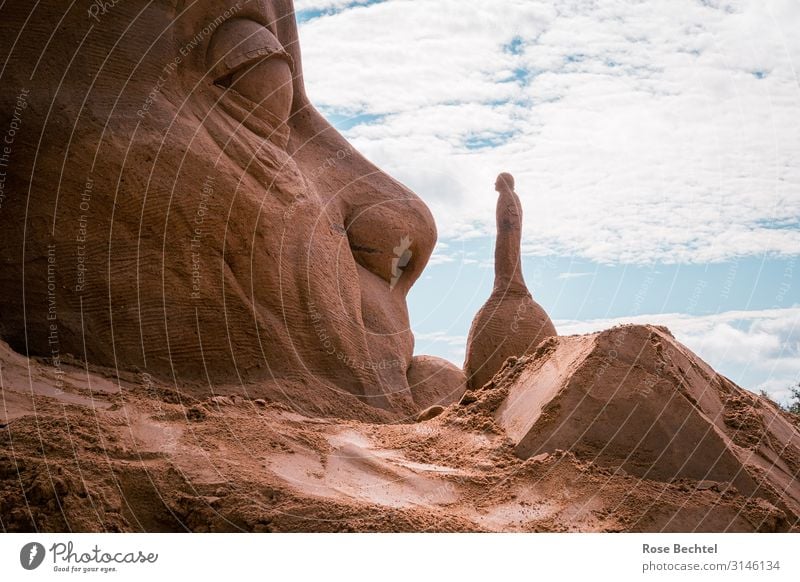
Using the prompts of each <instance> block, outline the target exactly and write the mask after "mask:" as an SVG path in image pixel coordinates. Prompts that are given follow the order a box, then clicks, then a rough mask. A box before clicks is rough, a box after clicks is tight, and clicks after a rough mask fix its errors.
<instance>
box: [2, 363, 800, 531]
mask: <svg viewBox="0 0 800 582" xmlns="http://www.w3.org/2000/svg"><path fill="white" fill-rule="evenodd" d="M510 367H511V368H513V366H510ZM30 370H31V372H30V374H31V377H32V378H34V381H33V383H34V384H35V386H36V387H35V388H34V390H33V394H31V392H30V388H29V381H28V361H27V360H26V359H24V358H21V357H20V356H16V355H14V354H9V352H4V354H3V359H2V381H3V391H2V397H3V398H2V400H0V404H2V408H0V410H2V412H3V417H2V420H0V423H2V424H6V423H7V426H5V427H4V428H2V429H0V520H2V521H1V522H0V527H2V529H3V530H5V531H33V530H38V531H67V530H68V531H198V532H202V531H256V532H264V531H695V530H696V531H791V530H792V529H793V528H794V529H795V530H796V528H797V520H798V516H797V514H796V513H792V511H791V509H790V508H788V507H787V506H786V504H781V503H780V502H779V500H777V501H776V500H775V499H772V500H770V499H769V496H768V495H762V494H760V493H757V494H750V495H744V494H742V493H741V492H740V491H738V490H737V489H736V488H735V487H732V486H730V484H729V483H727V482H720V481H714V480H709V479H705V480H697V479H692V478H689V477H682V476H681V477H676V478H674V479H669V480H666V479H663V478H642V477H640V476H637V475H635V474H633V473H631V472H629V471H628V470H626V469H625V468H623V467H614V466H612V464H610V463H609V462H608V459H607V458H603V457H598V458H596V459H592V458H591V456H590V455H588V456H587V455H586V451H585V449H583V450H576V451H573V452H569V451H565V450H561V449H555V450H552V451H551V452H544V453H538V454H536V455H533V456H530V457H529V458H527V459H522V458H520V457H519V456H518V454H515V442H514V440H512V439H511V438H509V436H508V435H507V434H506V433H505V431H504V430H503V429H502V428H501V427H500V425H499V424H498V423H497V422H496V421H495V420H494V417H493V416H492V414H494V413H492V414H489V413H488V412H487V411H489V410H490V409H491V408H492V406H494V407H495V408H496V407H497V403H495V404H494V405H491V406H490V405H489V402H490V401H491V398H490V396H491V394H492V393H493V392H496V390H493V389H492V388H491V387H487V388H485V389H484V390H483V391H482V392H484V393H483V394H480V395H479V397H478V398H477V399H474V400H473V398H471V397H470V396H471V393H468V394H467V396H466V397H465V398H464V399H462V402H461V403H457V404H452V405H450V406H448V407H446V408H445V411H444V413H443V414H441V415H439V416H437V417H435V418H433V419H431V420H428V421H425V422H419V423H400V424H386V423H380V422H361V421H356V420H341V419H336V418H320V417H310V416H306V415H304V414H299V413H298V412H296V411H293V410H292V409H291V408H290V407H289V406H287V405H286V404H283V403H279V402H274V401H273V402H267V401H264V400H258V401H256V400H251V399H249V398H244V397H241V396H236V395H232V396H224V397H213V398H206V399H203V400H198V399H195V398H193V397H191V396H189V395H187V394H183V393H181V392H179V391H176V390H174V389H172V388H169V387H166V386H161V385H152V384H143V383H141V382H137V381H129V380H126V379H123V380H121V381H120V382H119V383H117V382H116V381H111V380H109V379H108V378H107V377H104V376H103V375H102V373H101V372H102V371H101V370H93V371H91V372H90V373H88V374H87V372H86V370H85V369H81V368H78V367H74V366H71V365H64V366H63V370H64V372H65V373H66V374H67V375H68V377H69V378H81V377H82V378H84V379H85V382H84V383H81V382H78V381H77V380H75V381H74V382H73V381H70V382H65V383H64V385H63V390H64V391H63V393H61V394H58V393H55V392H54V391H49V392H48V391H43V390H41V389H40V388H39V386H40V384H41V383H44V382H40V381H39V380H36V378H48V377H50V376H49V375H50V374H52V373H53V370H52V368H49V367H48V366H47V365H46V364H43V363H40V362H35V361H30ZM507 372H508V367H507V369H506V370H504V373H505V374H506V376H505V379H503V376H502V374H501V375H500V376H498V377H497V379H496V380H497V383H498V384H502V383H503V382H507V381H508V379H509V378H511V377H514V375H513V374H512V375H510V376H509V374H508V373H507ZM134 380H135V379H134ZM109 384H111V385H113V387H111V386H109ZM95 387H97V388H99V387H103V388H104V389H103V390H99V389H95ZM737 390H739V389H737ZM472 396H474V394H472ZM752 398H754V399H755V400H756V401H758V400H759V399H758V398H757V397H755V396H753V397H752ZM87 402H88V403H87ZM92 402H94V405H92ZM762 404H763V405H764V406H767V405H766V404H764V403H762ZM781 426H782V427H783V428H784V429H786V427H785V426H783V425H781ZM788 430H790V431H794V430H796V429H795V428H793V427H791V426H790V425H789V429H788ZM789 436H791V437H792V438H794V437H793V435H784V437H786V438H789ZM738 438H739V439H745V440H747V439H751V438H754V433H752V432H751V431H749V429H748V428H746V427H745V428H743V429H742V430H740V431H739V437H738ZM795 484H796V483H795Z"/></svg>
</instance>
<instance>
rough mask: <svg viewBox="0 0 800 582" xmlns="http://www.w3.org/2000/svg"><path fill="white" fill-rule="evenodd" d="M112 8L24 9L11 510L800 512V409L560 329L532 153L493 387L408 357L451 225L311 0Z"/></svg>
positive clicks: (789, 523)
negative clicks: (524, 248) (316, 77)
mask: <svg viewBox="0 0 800 582" xmlns="http://www.w3.org/2000/svg"><path fill="white" fill-rule="evenodd" d="M6 4H8V3H6ZM91 6H92V8H90V9H89V12H88V14H87V13H86V12H85V11H83V10H74V9H71V8H69V7H65V3H63V2H60V1H57V0H47V1H45V2H41V3H38V4H37V5H36V6H35V7H30V6H29V4H28V3H23V2H17V3H13V5H4V6H3V8H2V18H1V19H0V27H2V32H3V34H0V52H2V54H3V55H10V57H9V58H8V60H7V62H6V65H5V68H4V69H3V71H2V73H0V77H1V78H2V84H0V116H2V118H0V128H6V135H5V138H4V143H3V144H2V149H0V228H2V232H3V235H2V236H3V243H4V244H3V245H2V246H0V262H1V263H2V268H0V335H1V336H2V340H4V341H0V373H1V374H2V388H1V389H0V396H2V398H1V399H0V402H1V403H2V406H0V516H2V519H0V529H2V530H3V531H24V532H31V531H73V532H74V531H197V532H208V531H256V532H266V531H503V532H507V531H798V530H800V480H798V471H800V430H798V423H799V422H800V421H798V417H796V416H792V415H790V414H788V413H786V412H785V411H782V410H780V409H779V408H778V407H777V406H776V405H775V404H774V403H772V402H769V401H768V400H767V399H765V398H762V397H760V396H758V395H755V394H752V393H749V392H747V391H745V390H743V389H742V388H739V387H738V386H736V385H734V384H733V383H731V382H730V381H729V380H727V379H726V378H724V377H722V376H720V375H719V374H717V373H716V372H714V371H713V370H712V369H711V368H710V367H709V366H708V365H707V364H706V363H705V362H703V361H702V360H701V359H700V358H698V357H697V356H695V355H694V354H692V353H691V352H690V351H689V350H688V349H687V348H686V347H685V346H682V345H681V344H680V343H679V342H678V341H677V340H675V338H673V337H672V336H671V335H670V334H669V333H668V332H667V331H666V330H664V329H662V328H656V327H651V326H628V327H621V328H615V329H612V330H608V331H605V332H602V333H597V334H589V335H585V336H570V337H547V336H555V334H556V331H555V329H554V328H553V325H552V323H551V322H550V320H549V319H548V318H547V315H546V314H545V313H544V312H543V311H542V309H541V308H540V307H539V306H538V305H537V304H536V303H535V302H534V301H533V300H532V299H531V296H530V293H529V292H528V290H527V288H526V287H525V282H524V280H523V277H522V272H521V263H520V236H521V224H522V211H521V208H520V204H519V198H518V197H517V196H516V194H514V186H513V178H511V177H510V176H509V175H501V177H500V178H499V179H498V183H497V189H498V191H499V199H498V209H497V222H498V241H497V247H496V265H495V269H496V272H495V274H496V278H495V286H494V290H493V292H492V295H491V297H490V299H489V301H488V302H487V303H486V305H485V306H484V307H483V308H482V309H481V311H480V312H479V314H478V315H477V317H476V319H475V321H474V323H473V326H472V330H471V332H470V338H469V345H468V353H467V363H466V368H467V371H468V372H469V373H470V376H471V382H470V384H471V387H470V390H469V392H468V393H467V394H466V395H464V397H461V394H462V392H463V391H464V389H465V382H466V377H465V375H464V373H463V371H462V370H460V369H458V368H457V367H455V366H453V365H452V364H449V363H447V362H444V361H442V360H440V359H438V358H434V357H430V356H417V357H412V353H413V351H412V350H413V339H414V338H413V336H412V334H411V332H410V330H409V326H408V313H407V308H406V302H405V296H406V293H407V292H408V290H409V288H410V287H411V285H412V284H413V283H414V281H415V280H416V279H417V277H418V276H419V275H420V272H421V271H422V269H423V268H424V266H425V264H426V262H427V260H428V257H429V255H430V252H431V249H432V247H433V245H434V242H435V238H436V231H435V227H434V224H433V220H432V218H431V215H430V213H429V212H428V209H427V207H426V206H425V205H424V204H423V203H422V201H421V200H419V199H418V198H417V197H416V196H415V195H414V194H413V193H412V192H410V191H409V190H408V189H407V188H405V187H404V186H402V185H401V184H399V183H397V182H396V181H394V180H393V179H391V178H390V177H389V176H387V175H386V174H384V173H382V172H380V171H379V170H378V169H377V168H375V167H374V166H373V165H371V164H370V163H369V162H367V161H366V160H365V159H364V158H363V157H362V156H361V155H360V154H359V153H358V152H356V151H355V150H353V149H352V147H351V146H350V145H349V144H348V143H347V142H346V141H345V140H344V139H343V138H342V137H341V136H340V135H339V134H338V133H337V132H336V131H335V130H334V129H333V128H332V127H331V126H330V125H329V124H328V123H327V122H326V121H325V120H324V119H323V118H322V116H321V115H320V114H319V113H318V112H317V111H316V110H315V109H314V108H313V107H312V106H311V105H310V103H309V101H308V99H307V97H306V95H305V91H304V88H303V76H302V61H301V58H300V51H299V46H298V38H297V29H296V24H295V19H294V15H293V6H292V3H291V2H290V1H289V0H269V1H267V0H265V1H261V2H236V3H234V2H232V1H228V2H222V1H220V0H216V1H208V2H194V3H188V2H182V1H179V2H174V1H169V0H157V1H155V2H151V3H146V2H119V3H115V4H112V3H106V4H104V5H103V6H100V4H97V3H95V4H92V5H91ZM32 10H35V18H33V19H31V18H30V16H31V11H32ZM56 30H58V31H60V32H58V34H51V33H52V32H53V31H56ZM543 338H544V339H543ZM542 340H543V341H542ZM9 344H10V345H9ZM12 347H13V348H14V349H11V348H12ZM508 356H517V357H516V358H509V357H508ZM496 372H497V373H496ZM489 380H492V381H491V382H490V381H489ZM414 421H416V422H414Z"/></svg>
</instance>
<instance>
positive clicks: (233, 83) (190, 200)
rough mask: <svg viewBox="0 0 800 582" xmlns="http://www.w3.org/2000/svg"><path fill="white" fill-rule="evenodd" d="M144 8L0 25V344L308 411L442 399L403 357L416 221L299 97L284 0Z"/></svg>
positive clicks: (416, 251)
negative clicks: (3, 126)
mask: <svg viewBox="0 0 800 582" xmlns="http://www.w3.org/2000/svg"><path fill="white" fill-rule="evenodd" d="M144 4H145V3H139V2H123V3H118V4H116V5H114V6H113V8H108V10H103V11H101V12H102V13H101V12H97V13H92V14H90V15H88V16H87V13H86V12H85V11H82V10H70V11H67V12H66V15H65V16H64V14H65V11H64V6H63V3H61V2H56V1H51V2H45V3H43V4H42V5H40V6H39V7H38V8H37V17H36V18H37V22H38V23H39V24H38V25H37V26H35V27H31V26H28V27H25V26H24V22H25V21H26V18H27V17H28V13H29V11H30V8H29V6H28V5H26V4H24V3H18V4H16V5H14V6H7V7H5V8H4V10H3V20H4V27H8V29H9V30H14V31H19V37H18V38H17V40H16V45H15V46H14V49H13V50H14V54H15V58H13V59H11V60H10V61H9V62H8V63H7V66H6V68H5V70H4V73H3V87H4V90H3V91H2V111H3V113H4V115H5V114H10V113H11V112H13V111H14V106H15V103H16V102H17V100H18V97H19V92H20V91H23V90H24V91H25V92H24V93H23V94H22V95H23V97H22V98H23V100H24V103H25V106H26V109H25V110H24V112H23V113H22V130H20V131H19V132H18V135H17V138H16V141H15V143H14V144H13V151H12V152H11V154H10V156H11V164H10V166H9V171H8V176H7V178H6V181H5V184H4V187H5V190H4V192H5V193H6V194H7V196H6V197H5V198H4V200H3V206H2V212H0V228H1V229H2V231H3V238H4V244H3V246H2V249H0V262H2V264H3V268H2V269H1V270H0V313H2V323H1V324H0V325H2V328H1V329H0V331H1V332H2V338H3V339H5V340H6V341H8V342H9V344H10V345H11V346H13V347H14V348H15V349H16V350H17V351H19V352H21V353H24V354H31V355H36V356H42V357H46V358H52V359H53V360H54V361H58V358H63V357H65V356H67V355H71V356H73V357H74V358H76V359H78V360H85V361H87V362H89V363H90V364H94V365H100V366H105V367H109V368H114V369H122V370H135V371H139V372H141V373H147V374H150V375H152V376H154V377H159V378H163V379H165V380H168V381H172V382H178V383H186V384H187V385H192V383H194V385H195V390H196V391H199V392H208V391H212V390H213V391H214V392H225V391H226V390H245V391H246V392H247V393H248V394H251V395H265V396H271V397H273V398H281V399H283V400H285V401H287V402H291V403H293V404H294V405H296V406H299V407H301V408H303V409H307V410H309V411H315V412H317V413H319V412H325V413H337V412H338V413H339V414H342V415H353V414H358V411H359V410H363V406H362V405H364V404H365V405H368V406H370V407H371V409H377V410H384V411H388V412H390V413H391V414H392V415H401V416H404V415H412V414H415V413H416V412H418V411H419V410H421V409H422V408H425V407H426V406H429V405H432V404H435V403H437V401H438V399H439V396H441V395H447V394H451V393H453V392H454V391H455V392H457V391H458V390H459V380H458V375H459V372H458V369H457V368H456V367H455V366H453V365H451V364H449V363H447V362H445V361H443V360H439V359H434V358H425V359H424V360H423V361H421V362H420V363H419V364H418V365H416V366H415V365H414V359H413V357H412V353H413V345H414V338H413V335H412V333H411V331H410V328H409V320H408V312H407V307H406V294H407V292H408V290H409V288H410V287H411V285H412V284H413V283H414V282H415V281H416V279H417V278H418V277H419V274H420V272H421V271H422V269H423V268H424V267H425V265H426V263H427V261H428V257H429V256H430V253H431V249H432V248H433V245H434V243H435V241H436V228H435V225H434V222H433V219H432V217H431V214H430V212H429V211H428V208H427V207H426V206H425V204H424V203H423V202H422V201H421V200H420V199H419V198H418V197H417V196H416V195H415V194H414V193H413V192H411V191H409V190H408V189H407V188H406V187H404V186H403V185H402V184H400V183H398V182H397V181H395V180H393V179H392V178H391V177H389V176H388V175H386V174H384V173H383V172H381V171H380V170H378V169H377V168H376V167H375V166H373V165H372V164H371V163H370V162H368V161H367V160H366V159H364V158H363V157H362V156H361V154H359V153H358V152H357V151H355V150H354V149H353V148H352V146H350V144H348V143H347V141H345V139H344V138H343V137H342V136H341V135H340V134H339V133H338V132H337V131H336V130H335V129H334V128H333V127H332V126H331V125H329V124H328V123H327V121H326V120H325V119H324V118H323V117H322V116H321V115H320V114H319V113H318V112H317V111H316V110H315V109H314V107H313V106H312V105H311V104H310V103H309V100H308V98H307V96H306V93H305V88H304V85H303V73H302V60H301V55H300V47H299V43H298V36H297V27H296V22H295V18H294V8H293V4H292V2H291V0H270V1H265V2H236V1H233V0H215V1H210V2H197V3H185V2H177V3H176V2H172V1H168V0H158V1H156V2H152V3H147V6H146V7H145V6H144ZM62 16H64V20H63V22H61V23H60V24H59V22H60V19H61V18H62ZM57 26H60V27H61V29H62V30H68V31H70V33H69V34H59V35H55V36H53V37H51V31H52V30H54V29H55V28H56V27H57ZM90 27H93V29H92V31H91V32H90V31H89V29H90ZM86 34H88V36H87V37H86V41H85V42H83V44H82V43H81V39H83V37H84V35H86ZM15 37H17V32H14V34H13V35H12V34H8V35H4V39H3V41H2V42H3V50H4V51H5V53H8V52H9V51H11V45H10V43H11V42H12V41H13V39H14V38H15ZM17 88H18V90H17ZM23 130H24V131H23ZM409 370H411V372H412V376H413V377H414V380H413V382H412V384H413V386H410V385H409V381H408V379H407V373H408V372H409ZM453 378H455V381H454V380H453ZM460 384H463V379H462V380H461V381H460ZM237 386H238V388H237ZM242 387H244V388H242ZM414 391H417V392H419V393H420V394H422V393H425V394H428V395H431V398H433V400H432V401H427V400H425V398H423V397H421V396H419V395H418V396H417V397H416V398H415V396H414V393H413V392H414ZM354 397H356V398H354ZM456 397H457V396H456Z"/></svg>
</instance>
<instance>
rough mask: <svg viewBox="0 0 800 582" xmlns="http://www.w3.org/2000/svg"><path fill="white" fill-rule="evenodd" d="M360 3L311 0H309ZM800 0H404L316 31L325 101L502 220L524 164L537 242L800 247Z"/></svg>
mask: <svg viewBox="0 0 800 582" xmlns="http://www.w3.org/2000/svg"><path fill="white" fill-rule="evenodd" d="M352 4H353V2H344V1H339V0H306V1H302V2H301V1H299V2H298V9H300V8H304V9H308V8H317V9H319V8H345V7H346V6H350V5H352ZM798 29H800V3H798V2H796V0H731V1H729V2H704V3H702V2H693V1H689V0H678V1H675V2H648V3H642V2H637V3H632V2H628V1H625V0H616V1H614V0H609V1H607V2H602V3H597V2H571V3H555V4H554V3H549V2H536V1H530V0H495V2H492V3H487V2H484V1H483V0H480V1H479V0H429V1H426V2H421V1H419V0H386V1H384V2H381V3H378V4H371V5H369V6H359V7H357V8H352V9H343V10H341V11H339V12H337V13H336V14H332V15H330V16H322V17H319V18H315V19H313V20H311V21H309V22H308V23H305V24H304V25H303V26H302V27H301V40H302V42H303V50H304V53H303V54H304V69H305V73H306V77H307V78H306V82H307V85H308V87H309V93H310V95H311V98H312V100H313V101H314V102H315V103H316V104H317V105H320V106H322V107H323V110H327V111H335V112H338V113H345V114H350V115H355V114H369V115H372V116H376V115H377V116H379V117H378V118H371V119H373V121H371V122H369V123H365V124H361V125H356V126H354V127H353V128H351V129H350V130H349V131H347V132H346V133H347V135H348V137H349V138H350V139H351V140H352V141H353V142H354V143H355V145H356V146H357V147H358V148H359V149H361V150H362V151H363V152H364V153H365V154H367V155H368V157H370V158H372V159H373V160H374V161H375V162H377V163H378V164H379V165H380V166H381V167H383V168H384V169H386V170H387V171H389V172H390V173H392V174H393V175H395V176H396V177H398V178H399V179H401V180H402V181H404V182H405V183H407V184H408V185H409V186H410V187H412V188H413V189H415V190H416V191H417V192H418V193H419V194H420V195H421V196H422V197H423V199H424V200H425V201H426V202H427V203H428V204H429V205H430V206H431V209H432V211H433V213H434V215H435V217H436V220H437V223H438V226H439V231H440V234H441V236H442V237H444V238H469V237H474V236H481V235H486V234H490V233H491V232H492V229H493V222H494V199H495V194H494V192H493V188H492V185H493V182H494V175H495V174H496V173H498V172H499V171H504V170H509V171H512V172H513V173H514V174H515V176H516V178H517V184H518V188H517V189H518V191H519V194H520V196H521V197H522V199H523V205H524V208H525V217H526V222H525V225H526V230H525V241H526V249H527V252H529V253H532V254H539V255H541V254H556V253H559V254H566V255H574V256H581V257H584V258H588V259H592V260H595V261H599V262H648V261H667V262H683V261H696V262H708V261H718V260H724V259H726V258H731V257H734V256H741V255H752V254H761V253H776V254H784V255H793V254H797V252H798V249H799V248H800V225H798V221H797V217H798V216H800V166H798V164H797V160H798V159H800V137H799V136H800V88H799V87H798V75H797V72H796V71H797V67H798V64H799V63H800V58H799V57H800V35H797V34H796V31H797V30H798Z"/></svg>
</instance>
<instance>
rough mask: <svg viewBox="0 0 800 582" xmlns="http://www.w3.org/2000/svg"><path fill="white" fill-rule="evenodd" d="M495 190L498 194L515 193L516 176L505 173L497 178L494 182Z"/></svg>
mask: <svg viewBox="0 0 800 582" xmlns="http://www.w3.org/2000/svg"><path fill="white" fill-rule="evenodd" d="M494 189H495V190H497V191H498V192H513V191H514V176H512V175H511V174H509V173H508V172H503V173H502V174H500V175H499V176H497V180H495V182H494Z"/></svg>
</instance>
